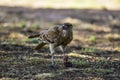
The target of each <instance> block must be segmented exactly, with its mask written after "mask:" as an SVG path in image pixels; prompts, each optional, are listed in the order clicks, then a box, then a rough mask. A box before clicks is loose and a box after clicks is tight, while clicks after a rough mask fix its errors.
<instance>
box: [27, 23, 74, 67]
mask: <svg viewBox="0 0 120 80" xmlns="http://www.w3.org/2000/svg"><path fill="white" fill-rule="evenodd" d="M72 27H73V26H72V24H70V23H64V24H62V25H58V26H55V27H53V28H49V29H48V30H43V31H41V32H40V33H39V34H36V35H33V36H29V38H35V37H39V38H40V40H41V41H42V43H40V44H38V45H37V47H36V48H35V49H36V50H39V49H41V48H42V47H43V46H44V45H46V44H49V46H50V52H51V54H52V65H53V66H54V53H55V48H56V47H58V46H59V47H60V49H61V51H62V52H63V53H64V50H65V47H66V46H67V44H69V43H70V42H71V41H72V39H73V32H72Z"/></svg>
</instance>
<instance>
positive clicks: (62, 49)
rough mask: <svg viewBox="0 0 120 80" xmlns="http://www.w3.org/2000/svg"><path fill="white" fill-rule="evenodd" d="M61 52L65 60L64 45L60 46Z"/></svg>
mask: <svg viewBox="0 0 120 80" xmlns="http://www.w3.org/2000/svg"><path fill="white" fill-rule="evenodd" d="M59 48H60V50H61V51H62V53H63V58H64V57H65V47H63V46H62V45H60V46H59Z"/></svg>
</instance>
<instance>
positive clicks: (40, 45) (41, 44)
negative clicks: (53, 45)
mask: <svg viewBox="0 0 120 80" xmlns="http://www.w3.org/2000/svg"><path fill="white" fill-rule="evenodd" d="M45 45H46V43H40V44H38V45H37V46H36V47H35V50H40V49H41V48H42V47H43V46H45Z"/></svg>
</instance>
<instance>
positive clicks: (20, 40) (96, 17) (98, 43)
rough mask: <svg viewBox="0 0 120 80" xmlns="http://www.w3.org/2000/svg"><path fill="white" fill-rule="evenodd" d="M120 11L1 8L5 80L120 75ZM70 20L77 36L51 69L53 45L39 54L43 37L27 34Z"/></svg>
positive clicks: (108, 79)
mask: <svg viewBox="0 0 120 80" xmlns="http://www.w3.org/2000/svg"><path fill="white" fill-rule="evenodd" d="M119 13H120V11H112V10H111V11H110V10H89V9H88V10H87V9H86V10H82V9H31V8H24V7H5V6H1V7H0V80H120V14H119ZM64 22H70V23H72V24H73V25H74V28H73V33H74V39H73V41H72V42H71V44H69V45H68V47H67V50H66V54H68V56H69V61H70V62H72V64H73V66H72V67H69V68H65V67H64V65H63V61H62V60H63V59H62V53H61V52H60V51H59V50H57V51H56V54H55V62H56V68H57V69H56V70H55V69H53V68H51V67H50V65H51V58H50V53H49V49H48V46H45V47H44V48H42V49H41V50H39V51H38V52H39V54H35V51H34V47H35V46H36V45H37V44H38V41H37V40H29V39H27V37H28V36H29V35H31V34H36V33H38V32H39V31H40V30H42V29H47V28H49V27H52V26H54V25H57V24H60V23H64Z"/></svg>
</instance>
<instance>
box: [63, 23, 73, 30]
mask: <svg viewBox="0 0 120 80" xmlns="http://www.w3.org/2000/svg"><path fill="white" fill-rule="evenodd" d="M62 27H63V30H72V28H73V25H72V24H71V23H64V24H63V25H62Z"/></svg>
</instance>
